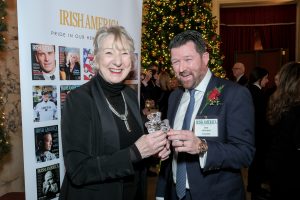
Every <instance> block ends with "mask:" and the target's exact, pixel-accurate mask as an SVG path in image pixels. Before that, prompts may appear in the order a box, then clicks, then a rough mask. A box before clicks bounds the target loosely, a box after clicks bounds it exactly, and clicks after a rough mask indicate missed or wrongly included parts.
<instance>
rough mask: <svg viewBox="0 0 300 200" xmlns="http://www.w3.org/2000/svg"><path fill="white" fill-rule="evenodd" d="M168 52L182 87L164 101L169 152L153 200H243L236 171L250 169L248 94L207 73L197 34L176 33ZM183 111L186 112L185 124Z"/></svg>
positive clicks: (250, 107)
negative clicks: (166, 106)
mask: <svg viewBox="0 0 300 200" xmlns="http://www.w3.org/2000/svg"><path fill="white" fill-rule="evenodd" d="M169 48H170V50H171V63H172V67H173V70H174V72H175V73H176V77H177V78H178V79H179V81H180V82H181V84H182V86H183V88H178V89H176V90H175V91H174V92H172V94H171V96H170V97H169V109H168V119H169V121H170V126H171V127H172V129H171V130H170V131H169V132H168V133H167V135H168V139H169V141H170V142H171V144H172V147H173V150H174V151H173V155H172V156H170V157H169V159H168V160H166V161H164V162H162V164H161V169H160V174H159V178H158V183H157V189H156V199H157V200H160V199H165V200H169V199H171V200H178V199H183V200H190V199H193V200H213V199H214V200H215V199H222V200H241V199H244V198H245V193H244V185H243V180H242V177H241V173H240V169H241V168H243V167H247V166H249V165H250V163H251V161H252V158H253V155H254V152H255V148H254V112H253V105H252V99H251V95H250V93H249V91H248V90H247V88H246V87H242V86H240V85H238V84H233V83H232V82H231V81H228V80H225V79H221V78H217V77H215V76H214V75H213V74H212V72H211V71H210V70H209V69H208V62H209V53H208V52H207V51H206V45H205V41H204V39H203V38H202V35H201V34H200V33H198V32H197V31H190V30H189V31H185V32H183V33H180V34H178V35H177V36H175V38H174V39H173V40H172V41H171V43H170V46H169ZM189 93H191V96H193V94H195V95H194V98H195V99H194V100H193V98H192V97H191V98H190V94H189ZM178 100H179V101H178ZM192 102H194V107H193V109H190V107H192V106H190V105H192V104H193V103H192ZM188 104H189V105H188ZM187 107H188V108H187ZM190 112H191V113H190ZM185 113H190V114H191V121H190V122H187V123H186V121H188V120H186V118H187V117H186V116H185V115H186V114H185ZM184 118H185V119H184ZM195 119H196V120H195ZM195 122H196V123H195ZM186 124H187V125H186ZM184 126H187V127H188V128H186V127H184ZM182 166H185V167H182ZM182 172H184V174H183V175H184V176H182ZM180 175H181V176H180ZM182 178H183V181H182ZM182 183H183V187H184V189H183V190H182V188H181V187H180V186H182Z"/></svg>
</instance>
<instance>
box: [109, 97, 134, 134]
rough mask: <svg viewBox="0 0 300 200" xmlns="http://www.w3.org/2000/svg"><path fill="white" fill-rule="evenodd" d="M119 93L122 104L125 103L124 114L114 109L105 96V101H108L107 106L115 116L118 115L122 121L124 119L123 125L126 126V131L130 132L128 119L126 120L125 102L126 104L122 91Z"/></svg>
mask: <svg viewBox="0 0 300 200" xmlns="http://www.w3.org/2000/svg"><path fill="white" fill-rule="evenodd" d="M121 94H122V97H123V101H124V104H125V113H124V114H120V113H118V112H117V111H116V110H115V109H114V107H113V106H112V105H111V104H110V103H109V101H108V99H107V98H105V99H106V102H107V103H108V107H109V108H110V110H111V111H112V112H113V113H114V114H115V115H116V116H117V117H119V118H120V119H121V120H122V121H124V123H125V126H126V128H127V130H128V132H131V129H130V127H129V124H128V120H127V115H128V110H127V104H126V101H125V97H124V94H123V92H121Z"/></svg>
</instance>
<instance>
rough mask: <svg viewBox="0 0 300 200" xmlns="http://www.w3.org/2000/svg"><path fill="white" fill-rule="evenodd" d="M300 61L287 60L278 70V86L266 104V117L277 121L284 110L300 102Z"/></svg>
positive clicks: (271, 122) (270, 120) (273, 121)
mask: <svg viewBox="0 0 300 200" xmlns="http://www.w3.org/2000/svg"><path fill="white" fill-rule="evenodd" d="M299 85H300V62H289V63H287V64H285V65H284V66H282V68H281V69H280V71H279V72H278V86H277V88H276V91H275V92H274V93H273V94H272V96H271V97H270V100H269V104H268V110H267V119H268V121H269V123H270V124H271V125H274V124H275V123H277V122H278V121H279V120H280V119H281V117H282V115H283V113H284V112H287V111H289V110H290V109H291V108H292V107H293V106H295V105H299V104H300V87H299Z"/></svg>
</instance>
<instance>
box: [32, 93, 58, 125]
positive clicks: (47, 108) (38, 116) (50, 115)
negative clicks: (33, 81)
mask: <svg viewBox="0 0 300 200" xmlns="http://www.w3.org/2000/svg"><path fill="white" fill-rule="evenodd" d="M42 98H43V100H42V101H41V102H39V103H38V104H36V106H35V108H34V110H35V121H37V122H41V121H48V120H55V119H57V107H56V105H55V103H53V102H52V101H50V100H49V91H43V92H42Z"/></svg>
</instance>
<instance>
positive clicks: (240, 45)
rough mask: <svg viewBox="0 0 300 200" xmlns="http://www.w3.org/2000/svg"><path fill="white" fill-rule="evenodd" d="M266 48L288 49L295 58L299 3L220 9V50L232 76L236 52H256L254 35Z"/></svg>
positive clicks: (227, 71) (291, 58) (225, 66)
mask: <svg viewBox="0 0 300 200" xmlns="http://www.w3.org/2000/svg"><path fill="white" fill-rule="evenodd" d="M257 33H258V34H259V37H260V39H261V43H262V47H263V49H274V48H287V49H288V50H289V60H290V61H291V60H295V45H296V44H295V42H296V4H289V5H279V6H263V7H238V8H221V9H220V36H221V41H222V43H221V53H222V54H223V55H224V56H225V59H224V62H223V68H224V69H225V70H226V73H227V75H228V77H229V78H231V76H232V72H231V68H232V66H233V64H234V61H235V58H234V54H235V52H241V51H253V50H254V42H255V34H257Z"/></svg>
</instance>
